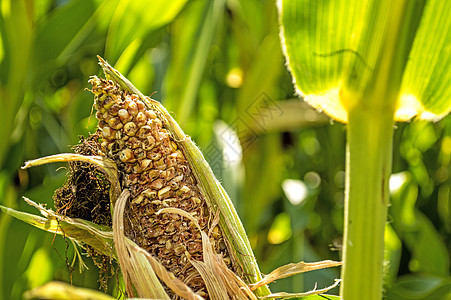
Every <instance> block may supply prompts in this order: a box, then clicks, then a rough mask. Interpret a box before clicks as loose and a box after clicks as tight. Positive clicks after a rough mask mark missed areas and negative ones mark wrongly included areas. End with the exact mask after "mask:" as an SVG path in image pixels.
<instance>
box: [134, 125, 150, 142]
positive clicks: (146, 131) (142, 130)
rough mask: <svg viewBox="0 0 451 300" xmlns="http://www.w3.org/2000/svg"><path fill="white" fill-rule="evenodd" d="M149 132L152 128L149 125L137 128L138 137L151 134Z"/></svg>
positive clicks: (141, 137) (142, 137)
mask: <svg viewBox="0 0 451 300" xmlns="http://www.w3.org/2000/svg"><path fill="white" fill-rule="evenodd" d="M151 132H152V128H150V126H148V125H144V126H142V127H141V128H140V129H139V130H138V134H137V136H138V137H139V138H140V139H146V138H147V137H148V136H149V135H150V134H151Z"/></svg>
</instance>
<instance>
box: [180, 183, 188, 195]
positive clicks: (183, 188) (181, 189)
mask: <svg viewBox="0 0 451 300" xmlns="http://www.w3.org/2000/svg"><path fill="white" fill-rule="evenodd" d="M180 191H181V192H182V193H184V194H187V193H189V191H190V189H189V187H187V186H186V185H184V186H182V187H181V188H180Z"/></svg>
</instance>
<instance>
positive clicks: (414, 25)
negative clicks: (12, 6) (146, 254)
mask: <svg viewBox="0 0 451 300" xmlns="http://www.w3.org/2000/svg"><path fill="white" fill-rule="evenodd" d="M450 10H451V2H449V1H439V0H431V1H428V2H426V1H398V2H396V3H395V2H392V1H341V0H335V1H281V3H280V21H281V23H282V35H281V36H282V39H283V41H282V42H283V46H284V50H285V55H286V57H287V60H288V66H289V68H290V70H291V73H292V75H293V78H294V80H295V84H296V88H297V91H298V93H299V94H300V95H301V96H303V97H304V98H305V100H306V101H308V102H309V103H310V104H311V105H312V106H313V107H315V108H318V109H320V110H323V111H324V112H325V113H326V114H328V115H329V116H331V117H333V118H335V119H337V120H339V121H343V122H347V120H348V113H349V110H350V109H351V108H352V107H354V106H355V105H357V104H358V103H359V102H361V101H364V102H365V105H373V107H378V106H381V105H385V104H387V105H390V106H393V105H395V108H396V113H395V119H396V120H400V121H405V120H409V119H411V118H412V117H414V116H416V115H418V117H419V118H422V119H429V120H430V119H434V120H437V119H440V118H442V117H443V116H444V115H446V114H447V113H448V111H449V110H450V109H451V102H450V101H448V99H449V97H450V96H451V84H450V82H451V73H450V72H448V70H449V66H450V63H451V51H449V47H450V45H451V29H450V28H451V20H450V19H449V18H448V16H447V14H444V13H443V12H445V11H450ZM383 91H385V92H383ZM374 92H377V93H380V95H381V96H379V97H376V99H374V100H373V99H371V97H368V96H369V95H371V93H374ZM384 93H386V94H385V95H384ZM364 95H365V96H364ZM389 98H392V99H389ZM384 103H385V104H384Z"/></svg>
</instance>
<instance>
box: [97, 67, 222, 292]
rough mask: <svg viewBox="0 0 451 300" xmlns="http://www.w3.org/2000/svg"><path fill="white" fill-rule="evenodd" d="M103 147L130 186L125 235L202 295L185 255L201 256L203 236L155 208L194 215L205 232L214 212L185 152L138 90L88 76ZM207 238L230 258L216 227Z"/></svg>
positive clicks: (184, 220)
mask: <svg viewBox="0 0 451 300" xmlns="http://www.w3.org/2000/svg"><path fill="white" fill-rule="evenodd" d="M89 82H90V83H91V84H92V86H93V88H92V92H93V93H94V95H95V104H94V105H95V108H96V109H97V113H96V117H97V119H98V120H99V125H98V131H99V133H100V135H101V137H102V138H103V141H102V144H101V145H102V149H103V151H104V152H105V154H106V155H107V156H108V157H109V158H111V159H113V160H114V161H115V162H116V163H117V166H118V170H119V172H120V173H121V175H122V176H123V178H122V180H123V182H122V185H123V188H127V189H129V190H130V192H131V197H130V198H129V203H128V208H127V212H126V216H125V219H127V220H128V224H126V233H127V235H128V236H129V237H130V238H131V239H132V240H133V241H135V242H136V243H137V244H138V245H139V246H141V247H143V248H144V249H146V250H147V251H148V252H149V253H150V254H152V255H153V256H154V257H156V258H158V259H159V260H160V262H161V263H162V264H163V265H164V266H165V267H166V268H167V269H168V270H169V271H171V272H172V273H173V274H174V275H175V276H176V277H178V278H179V279H181V280H184V281H185V282H186V283H187V284H188V285H189V286H190V287H191V288H192V289H193V290H194V291H196V292H198V293H199V294H202V295H204V296H206V290H205V285H204V283H203V280H202V279H201V277H200V275H199V274H198V273H197V271H196V270H195V269H194V267H193V266H192V265H191V264H190V263H189V261H188V259H194V260H197V261H201V260H202V253H203V251H202V240H201V235H200V232H199V230H198V229H197V228H196V226H195V225H194V224H193V223H192V222H190V221H189V220H187V218H183V217H182V216H180V215H178V214H169V213H163V214H160V215H156V214H155V213H156V212H157V211H158V210H160V209H162V208H168V207H174V208H179V209H182V210H184V211H186V212H189V213H190V214H191V215H193V216H194V217H195V218H196V219H197V221H198V222H199V225H200V226H201V228H202V230H203V231H205V232H207V233H208V232H209V230H210V226H211V222H212V220H213V216H212V215H211V213H210V210H209V208H208V206H207V204H206V202H205V200H204V199H203V197H202V195H201V194H200V192H199V189H198V188H197V186H196V180H195V178H194V176H193V174H192V173H191V169H190V166H189V164H188V162H187V161H186V160H185V157H184V154H183V153H182V151H181V150H180V149H179V148H178V146H177V143H176V142H175V141H174V139H173V137H172V136H171V133H170V132H169V131H168V130H167V129H166V128H165V126H164V123H163V122H162V120H161V118H160V117H159V115H158V113H157V112H156V111H154V110H151V109H148V108H147V107H146V106H145V104H144V103H143V102H142V101H141V100H140V99H139V97H138V96H137V95H134V94H130V93H128V92H126V91H123V90H121V89H120V88H119V86H118V85H116V84H114V83H113V82H112V81H111V80H110V81H107V80H105V79H101V78H98V77H95V76H94V77H91V79H90V81H89ZM210 239H211V240H212V242H213V245H214V247H215V251H216V252H217V253H221V254H222V255H223V257H224V259H225V261H226V262H228V263H229V264H230V259H229V254H228V252H227V248H226V246H225V242H224V240H223V238H222V234H221V232H220V231H219V228H214V230H212V236H210Z"/></svg>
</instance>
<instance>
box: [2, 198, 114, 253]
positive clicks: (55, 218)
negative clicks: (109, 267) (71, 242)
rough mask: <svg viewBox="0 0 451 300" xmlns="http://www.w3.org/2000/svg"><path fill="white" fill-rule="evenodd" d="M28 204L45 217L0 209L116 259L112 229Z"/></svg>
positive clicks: (31, 203) (33, 203) (29, 202)
mask: <svg viewBox="0 0 451 300" xmlns="http://www.w3.org/2000/svg"><path fill="white" fill-rule="evenodd" d="M24 199H25V201H27V203H28V204H30V205H32V206H34V207H36V208H37V209H39V210H40V211H41V213H42V214H43V215H44V216H45V217H40V216H36V215H33V214H29V213H25V212H21V211H17V210H15V209H12V208H8V207H4V206H2V205H0V209H1V210H2V211H3V212H4V213H6V214H7V215H10V216H12V217H14V218H16V219H18V220H21V221H23V222H25V223H28V224H30V225H33V226H34V227H37V228H39V229H42V230H45V231H48V232H51V233H56V234H59V235H63V236H67V237H70V238H73V239H75V240H77V241H79V242H82V243H85V244H88V245H90V246H92V247H93V248H95V249H96V250H97V251H99V252H100V253H102V254H104V255H107V256H110V257H115V250H114V246H113V233H112V231H111V229H110V228H108V227H106V226H100V225H97V224H94V223H92V222H89V221H86V220H82V219H72V218H68V217H65V216H62V215H59V214H57V213H55V212H53V211H52V210H50V209H46V208H44V207H43V206H42V205H39V204H36V203H35V202H33V201H31V200H29V199H26V198H24Z"/></svg>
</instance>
